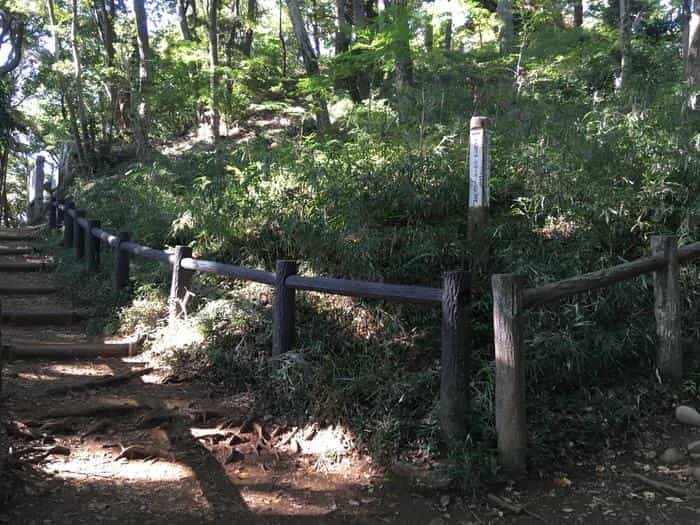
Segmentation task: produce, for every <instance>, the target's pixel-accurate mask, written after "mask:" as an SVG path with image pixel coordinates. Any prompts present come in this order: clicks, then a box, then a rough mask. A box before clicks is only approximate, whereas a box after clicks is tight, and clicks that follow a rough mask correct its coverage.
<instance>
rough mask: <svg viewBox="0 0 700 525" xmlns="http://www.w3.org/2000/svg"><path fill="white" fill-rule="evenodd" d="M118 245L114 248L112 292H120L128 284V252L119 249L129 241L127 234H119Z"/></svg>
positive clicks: (129, 237)
mask: <svg viewBox="0 0 700 525" xmlns="http://www.w3.org/2000/svg"><path fill="white" fill-rule="evenodd" d="M118 237H119V243H118V244H117V246H116V247H115V248H114V254H113V259H114V275H113V276H112V277H113V285H114V291H115V292H120V291H122V290H123V289H124V288H126V286H127V285H128V284H129V252H127V251H124V250H122V249H121V245H122V243H124V242H128V241H129V240H130V239H131V235H129V232H119V236H118Z"/></svg>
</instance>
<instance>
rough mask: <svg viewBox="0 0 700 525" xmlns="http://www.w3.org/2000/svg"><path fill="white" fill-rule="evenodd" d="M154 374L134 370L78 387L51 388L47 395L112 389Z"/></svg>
mask: <svg viewBox="0 0 700 525" xmlns="http://www.w3.org/2000/svg"><path fill="white" fill-rule="evenodd" d="M151 372H153V368H144V369H141V370H132V371H130V372H125V373H123V374H112V375H107V376H102V377H99V378H98V379H91V380H90V381H85V382H83V383H80V384H77V385H67V386H59V387H55V388H49V389H48V390H47V391H46V394H48V395H59V394H65V393H68V392H80V391H84V390H94V389H96V388H105V387H111V386H116V385H120V384H122V383H126V382H127V381H130V380H131V379H134V378H136V377H141V376H144V375H146V374H150V373H151Z"/></svg>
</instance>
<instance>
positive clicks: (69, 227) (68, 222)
mask: <svg viewBox="0 0 700 525" xmlns="http://www.w3.org/2000/svg"><path fill="white" fill-rule="evenodd" d="M74 209H75V204H73V202H71V201H66V213H65V216H64V224H63V246H64V248H72V247H73V217H71V214H70V210H74Z"/></svg>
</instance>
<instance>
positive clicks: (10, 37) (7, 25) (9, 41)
mask: <svg viewBox="0 0 700 525" xmlns="http://www.w3.org/2000/svg"><path fill="white" fill-rule="evenodd" d="M23 43H24V20H23V19H22V17H21V16H20V15H18V14H17V13H13V12H12V11H9V10H6V9H2V10H0V46H1V47H6V48H7V49H8V52H7V59H6V60H5V63H4V64H0V74H6V73H9V72H10V71H13V70H14V69H16V68H17V66H19V63H20V61H21V60H22V47H23Z"/></svg>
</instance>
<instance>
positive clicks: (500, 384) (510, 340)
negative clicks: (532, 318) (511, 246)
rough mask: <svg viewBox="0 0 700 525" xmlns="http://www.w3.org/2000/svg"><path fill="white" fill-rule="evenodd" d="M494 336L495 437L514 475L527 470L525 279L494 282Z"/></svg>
mask: <svg viewBox="0 0 700 525" xmlns="http://www.w3.org/2000/svg"><path fill="white" fill-rule="evenodd" d="M491 283H492V288H493V336H494V345H495V350H496V433H497V435H498V454H499V459H500V463H501V466H502V467H503V469H504V470H505V471H506V472H508V473H510V474H512V475H516V476H519V475H522V474H525V472H526V469H527V458H526V456H527V415H526V412H525V348H524V345H523V311H524V308H523V291H524V290H525V286H526V285H527V277H526V276H524V275H515V274H501V275H494V276H493V277H492V279H491Z"/></svg>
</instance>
